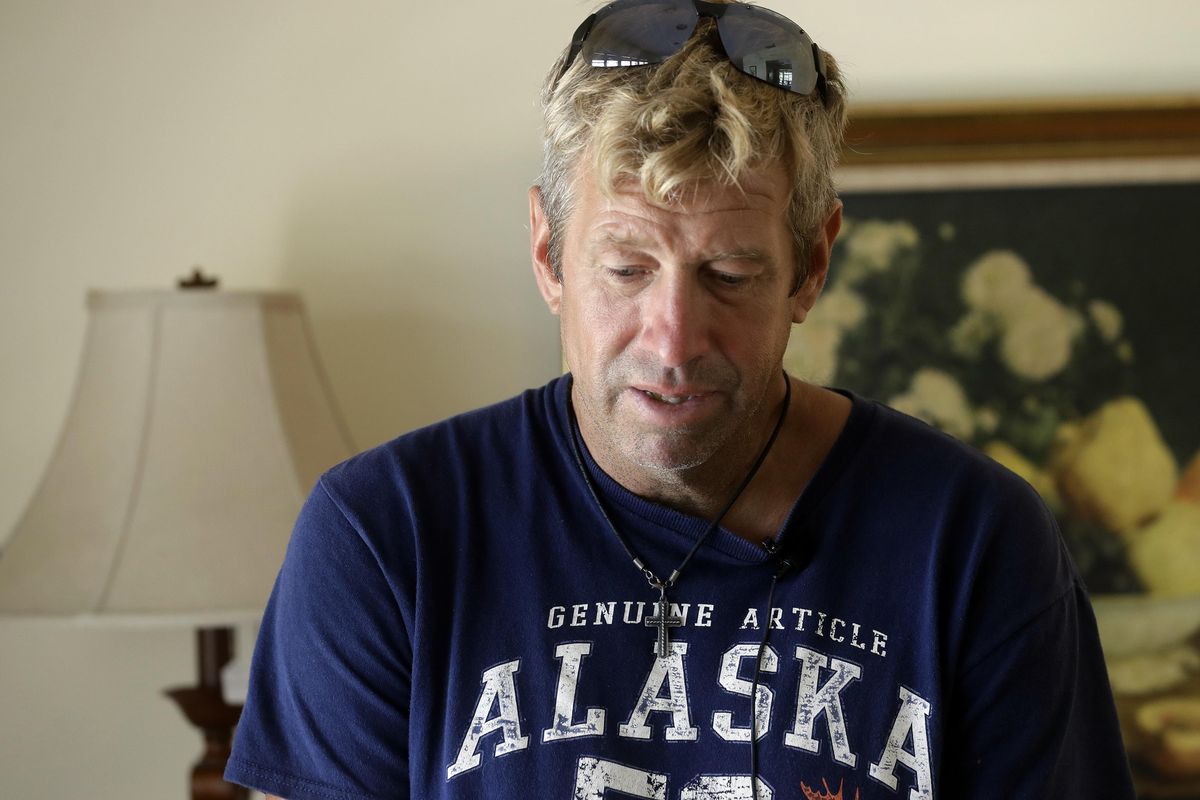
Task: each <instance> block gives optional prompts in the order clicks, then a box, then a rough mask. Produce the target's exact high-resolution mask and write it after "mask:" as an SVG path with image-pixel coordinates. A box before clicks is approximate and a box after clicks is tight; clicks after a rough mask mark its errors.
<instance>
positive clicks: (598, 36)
mask: <svg viewBox="0 0 1200 800" xmlns="http://www.w3.org/2000/svg"><path fill="white" fill-rule="evenodd" d="M702 17H708V18H709V19H712V20H714V21H715V22H716V24H717V35H718V36H719V37H720V40H721V46H722V47H723V48H724V49H725V55H726V56H727V57H728V58H729V60H730V62H732V64H733V66H735V67H737V69H738V70H739V71H740V72H742V73H744V74H746V75H749V76H750V77H752V78H757V79H758V80H760V81H765V82H766V83H769V84H771V85H772V86H776V87H778V88H780V89H783V90H785V91H788V92H792V93H794V94H799V95H808V94H811V93H812V92H813V90H814V89H816V90H819V91H820V93H821V100H822V101H824V100H825V67H824V65H823V64H822V63H821V51H820V50H819V49H818V48H817V45H816V43H814V42H813V40H812V39H810V38H809V36H808V34H807V33H805V32H804V31H803V29H801V28H800V26H799V25H797V24H796V23H794V22H792V21H791V20H790V19H788V18H787V17H785V16H783V15H782V14H777V13H775V12H774V11H771V10H770V9H766V8H759V7H757V6H750V5H745V4H741V3H739V4H725V3H706V2H703V0H616V2H613V3H609V4H608V5H606V6H605V7H604V8H602V9H600V10H599V11H597V12H596V13H595V14H592V15H591V16H590V17H588V18H587V19H585V20H584V21H583V24H582V25H580V26H579V28H578V29H576V31H575V35H574V36H573V37H572V38H571V49H570V51H568V53H567V58H566V60H565V61H563V66H562V70H561V71H560V72H559V74H558V78H556V79H555V82H557V81H559V80H561V79H562V76H563V75H564V74H566V71H567V69H568V68H569V67H570V66H571V64H572V63H574V61H575V59H576V57H577V56H579V55H580V54H581V53H582V54H583V57H584V58H585V59H587V61H589V62H590V63H591V65H592V66H593V67H638V66H643V65H646V64H661V63H662V62H663V61H666V60H667V59H668V58H669V57H671V56H672V55H674V54H675V53H678V52H679V51H680V50H681V49H683V45H684V43H686V42H687V40H688V39H689V38H691V35H692V33H693V32H694V31H695V30H696V25H697V24H698V23H699V22H700V19H701V18H702Z"/></svg>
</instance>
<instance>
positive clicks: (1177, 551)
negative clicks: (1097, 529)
mask: <svg viewBox="0 0 1200 800" xmlns="http://www.w3.org/2000/svg"><path fill="white" fill-rule="evenodd" d="M1132 538H1133V541H1132V544H1131V545H1130V548H1129V561H1130V563H1131V564H1132V565H1133V568H1134V570H1136V571H1137V574H1138V577H1140V578H1141V579H1142V582H1143V583H1144V584H1146V586H1147V588H1149V589H1150V591H1151V592H1152V593H1154V594H1157V595H1162V596H1166V597H1182V596H1184V595H1190V594H1200V506H1198V505H1193V504H1192V503H1178V502H1176V503H1171V504H1170V505H1168V506H1167V508H1166V510H1165V511H1163V513H1162V514H1160V515H1159V517H1158V519H1156V520H1154V522H1152V523H1151V524H1149V525H1147V526H1146V527H1145V528H1143V529H1142V530H1140V531H1138V532H1137V533H1136V534H1135V535H1134V536H1133V537H1132Z"/></svg>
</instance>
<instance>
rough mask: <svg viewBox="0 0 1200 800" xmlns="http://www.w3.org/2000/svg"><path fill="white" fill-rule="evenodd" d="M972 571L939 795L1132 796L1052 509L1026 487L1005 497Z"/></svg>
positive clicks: (1088, 617) (1091, 623) (1078, 588)
mask: <svg viewBox="0 0 1200 800" xmlns="http://www.w3.org/2000/svg"><path fill="white" fill-rule="evenodd" d="M1003 516H1004V517H1005V519H1004V521H1003V523H1002V524H1001V525H1000V526H999V531H998V535H999V537H1000V538H999V539H996V540H993V542H992V546H991V547H990V548H989V550H990V552H989V553H988V558H986V559H985V561H986V563H987V566H986V567H985V568H984V569H982V570H981V571H980V573H979V574H977V575H976V579H977V580H976V582H975V586H974V598H973V602H972V605H973V606H974V608H973V613H972V614H970V615H969V617H968V618H969V620H970V622H971V624H973V625H974V626H976V627H977V628H978V629H979V630H983V631H986V632H987V634H985V635H982V636H979V637H977V638H975V640H974V641H973V642H971V644H970V646H968V647H967V649H966V658H965V659H964V662H963V664H962V667H961V669H960V671H959V672H958V674H957V676H956V678H955V680H954V682H953V687H952V689H951V693H950V698H949V701H950V702H949V718H948V721H947V724H948V728H947V731H946V739H945V741H946V750H945V754H944V759H943V781H942V783H943V785H942V790H941V793H940V794H941V796H942V797H970V798H991V797H995V798H1005V800H1026V799H1028V800H1033V799H1034V798H1054V800H1093V799H1094V798H1098V797H1104V798H1112V800H1122V799H1123V798H1129V799H1130V800H1132V798H1134V797H1135V793H1134V790H1133V786H1132V779H1131V777H1130V772H1129V765H1128V760H1127V757H1126V754H1125V748H1124V745H1123V743H1122V739H1121V733H1120V726H1119V724H1118V721H1117V716H1116V709H1115V706H1114V703H1113V696H1112V690H1111V688H1110V686H1109V682H1108V673H1107V669H1106V667H1105V663H1104V656H1103V652H1102V650H1101V648H1100V637H1099V632H1098V631H1097V627H1096V619H1095V615H1094V614H1093V612H1092V607H1091V602H1090V600H1089V599H1088V596H1087V591H1086V589H1085V588H1084V586H1083V584H1082V582H1081V580H1080V579H1079V577H1078V574H1077V572H1076V571H1075V568H1074V566H1073V565H1072V564H1071V561H1070V558H1069V556H1068V555H1067V552H1066V548H1065V545H1064V544H1063V542H1062V538H1061V536H1060V535H1059V533H1058V528H1057V525H1056V523H1055V521H1054V518H1053V516H1052V515H1051V514H1050V513H1049V511H1048V510H1047V509H1046V508H1045V506H1044V504H1042V503H1041V502H1040V500H1036V499H1033V498H1032V497H1031V494H1029V493H1026V494H1025V496H1023V497H1022V496H1020V495H1019V494H1018V495H1017V496H1014V497H1013V498H1012V502H1011V503H1010V504H1009V505H1008V506H1007V507H1006V509H1005V511H1004V513H1003Z"/></svg>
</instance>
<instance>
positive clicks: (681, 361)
mask: <svg viewBox="0 0 1200 800" xmlns="http://www.w3.org/2000/svg"><path fill="white" fill-rule="evenodd" d="M641 314H642V331H641V339H642V346H643V347H644V348H645V349H646V350H648V351H649V352H650V353H651V354H652V355H654V356H655V357H656V358H657V360H658V363H659V365H660V366H662V367H667V368H675V367H682V366H684V365H685V364H687V363H688V362H690V361H692V360H693V359H694V358H696V357H697V356H699V355H701V354H702V353H703V352H704V351H705V349H706V348H707V347H708V345H709V342H708V337H709V325H710V322H711V321H710V320H709V319H708V315H707V313H706V311H705V303H704V293H703V291H702V287H700V286H699V285H698V283H697V281H695V280H690V279H689V277H688V276H686V275H678V274H670V273H665V274H660V275H659V276H658V277H657V279H656V280H655V281H654V283H653V284H651V285H650V286H649V287H648V288H647V289H646V291H645V292H644V293H643V296H642V308H641Z"/></svg>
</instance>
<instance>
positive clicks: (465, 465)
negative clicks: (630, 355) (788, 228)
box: [227, 378, 1133, 800]
mask: <svg viewBox="0 0 1200 800" xmlns="http://www.w3.org/2000/svg"><path fill="white" fill-rule="evenodd" d="M569 391H570V381H569V378H563V379H558V380H556V381H553V382H551V383H550V384H548V385H547V386H545V387H543V388H541V389H537V390H531V391H529V392H526V393H524V394H522V395H521V396H519V397H517V398H514V399H512V400H510V401H507V402H505V403H501V404H499V405H496V406H492V407H489V408H485V409H482V410H479V411H475V412H472V413H469V414H465V415H462V416H459V417H455V418H453V419H450V420H447V421H445V422H441V423H438V424H436V425H433V426H430V427H428V428H424V429H421V430H418V431H415V432H413V433H410V434H407V435H405V436H402V437H400V438H399V439H396V440H395V441H392V442H390V443H388V444H385V445H382V446H380V447H378V448H375V449H373V450H371V451H368V452H366V453H363V454H361V455H359V456H356V457H355V458H352V459H350V460H349V461H347V462H345V463H343V464H341V465H339V466H338V467H335V468H334V469H332V470H330V471H329V472H328V473H327V474H326V475H325V476H323V477H322V478H321V480H320V482H319V483H318V485H317V486H316V488H315V489H314V490H313V493H312V495H311V496H310V498H309V500H308V502H307V504H306V505H305V507H304V510H303V511H302V513H301V515H300V519H299V521H298V523H297V526H296V530H295V533H294V535H293V537H292V540H291V543H290V545H289V548H288V553H287V558H286V560H285V562H284V565H283V569H282V571H281V573H280V575H279V579H278V582H277V584H276V586H275V589H274V592H273V594H272V596H271V600H270V603H269V605H268V607H267V610H266V615H265V618H264V620H263V625H262V629H261V633H260V636H259V640H258V643H257V647H256V649H255V653H254V660H253V667H252V677H251V691H250V697H249V699H248V701H247V703H246V707H245V710H244V712H243V714H242V720H241V723H240V725H239V728H238V731H237V737H236V743H235V747H234V754H233V758H232V759H231V760H230V762H229V767H228V772H227V776H228V778H229V779H230V780H232V781H235V782H238V783H242V784H245V785H248V786H252V787H256V788H258V789H260V790H262V791H265V792H267V793H270V794H275V795H278V796H281V797H284V798H287V800H309V799H310V798H311V799H313V800H315V799H317V798H322V799H328V800H357V799H359V798H371V799H372V800H384V798H408V797H413V798H525V797H538V798H553V799H558V800H571V799H572V798H574V799H575V800H588V799H594V800H601V798H616V797H635V798H642V797H644V798H660V800H716V798H722V799H723V800H734V799H735V798H751V797H752V796H753V794H752V777H751V772H752V770H751V747H750V735H751V725H750V723H751V715H752V714H755V715H757V723H756V730H757V733H758V740H757V745H758V765H757V772H756V776H755V778H754V782H755V784H756V786H757V797H758V800H767V799H768V798H776V799H777V800H782V799H783V798H805V800H818V798H819V799H821V800H826V799H829V798H841V800H873V799H874V798H889V800H890V799H891V798H904V800H917V799H918V798H920V799H921V800H932V798H947V799H948V800H960V799H961V798H992V797H995V798H1005V800H1019V799H1021V798H1054V799H1055V800H1065V799H1066V798H1080V799H1082V798H1087V800H1094V798H1101V797H1103V798H1131V797H1133V790H1132V788H1131V784H1130V778H1129V772H1128V767H1127V764H1126V760H1125V754H1124V749H1123V747H1122V743H1121V739H1120V733H1119V730H1118V725H1117V720H1116V715H1115V712H1114V709H1113V702H1112V696H1111V692H1110V689H1109V686H1108V681H1107V677H1106V673H1105V669H1104V663H1103V660H1102V656H1101V651H1100V646H1099V641H1098V638H1097V633H1096V626H1095V620H1094V618H1093V616H1092V612H1091V608H1090V606H1089V603H1088V600H1087V596H1086V593H1085V591H1084V588H1083V586H1082V585H1081V583H1080V580H1079V577H1078V575H1077V574H1076V572H1075V569H1074V567H1073V566H1072V564H1071V562H1070V559H1069V558H1068V556H1067V553H1066V551H1065V549H1064V547H1063V543H1062V541H1061V538H1060V536H1059V534H1058V532H1057V529H1056V527H1055V524H1054V520H1053V518H1052V516H1051V515H1050V514H1049V512H1048V511H1047V510H1046V508H1045V506H1044V505H1043V503H1042V502H1041V500H1040V499H1039V498H1038V496H1037V495H1036V494H1035V493H1034V492H1033V491H1032V490H1031V489H1030V488H1029V487H1028V486H1027V485H1026V484H1025V483H1024V482H1023V481H1022V480H1021V479H1019V478H1018V477H1016V476H1015V475H1013V474H1012V473H1010V472H1008V471H1006V470H1005V469H1003V468H1001V467H1000V466H998V465H997V464H995V463H993V462H992V461H990V460H989V459H987V458H986V457H984V456H982V455H980V454H978V453H977V452H975V451H973V450H971V449H970V448H968V447H966V446H964V445H962V444H960V443H959V442H957V441H955V440H953V439H951V438H950V437H948V436H945V435H943V434H941V433H939V432H937V431H934V430H933V429H931V428H929V427H928V426H926V425H924V424H922V423H920V422H917V421H915V420H913V419H911V418H908V417H905V416H903V415H901V414H899V413H897V412H895V411H893V410H891V409H888V408H887V407H885V406H882V405H879V404H877V403H874V402H871V401H867V400H864V399H861V398H857V397H854V398H852V399H853V409H852V411H851V414H850V417H849V420H848V422H847V425H846V427H845V430H844V431H843V432H842V434H841V436H840V438H839V439H838V441H837V443H836V444H835V446H834V447H833V449H832V451H831V452H830V453H829V455H828V456H827V458H826V459H825V461H824V463H823V464H822V465H821V467H820V469H819V470H818V472H817V473H816V475H815V476H814V477H813V479H812V480H811V482H810V483H809V485H808V486H807V488H806V489H805V490H804V492H803V494H802V495H801V496H800V498H799V499H798V500H797V502H796V504H795V506H794V508H793V509H792V511H791V514H790V516H789V518H788V521H787V523H786V524H785V525H784V527H783V529H782V530H781V531H780V532H779V535H778V536H777V539H776V545H777V550H778V552H777V554H776V555H771V554H770V553H768V552H767V551H766V550H765V549H764V548H762V547H759V546H757V545H754V544H752V543H750V542H748V541H747V540H745V539H742V538H740V537H738V536H737V535H735V534H733V533H732V532H730V531H727V530H724V529H718V530H717V531H716V532H714V534H713V535H712V536H711V537H709V539H708V540H707V541H706V543H705V544H704V545H703V546H702V547H701V548H700V550H699V551H698V552H697V554H696V556H695V557H694V558H693V560H692V561H691V562H690V564H689V565H688V567H687V569H686V571H685V572H684V573H683V576H682V577H681V579H680V580H679V583H678V585H677V586H676V588H675V589H674V590H673V592H672V596H671V598H670V599H671V603H672V606H671V610H672V612H673V613H674V614H675V615H676V616H678V617H680V618H681V619H682V624H681V625H679V626H678V627H675V628H673V629H672V630H671V631H670V634H671V642H670V652H669V653H668V654H667V655H666V657H662V658H660V657H658V656H657V655H656V654H655V652H654V647H655V642H656V632H655V630H654V629H652V628H650V627H647V625H646V620H647V619H648V618H650V617H652V616H653V615H654V614H655V613H656V612H657V611H658V609H657V608H656V601H657V599H658V594H657V592H656V591H655V590H654V589H652V588H651V587H650V586H649V585H648V584H647V582H646V580H645V578H644V577H643V576H642V574H641V573H640V572H639V571H638V570H637V569H636V568H635V567H634V566H633V565H632V564H631V563H630V561H629V558H628V556H627V555H626V553H625V551H624V549H623V548H622V546H621V544H620V543H619V542H618V541H617V540H616V539H615V537H614V536H613V534H612V532H611V531H610V530H609V529H608V527H607V525H606V523H605V521H604V519H603V517H602V516H601V515H600V513H599V511H598V510H597V508H596V506H595V503H594V501H593V499H592V498H591V496H590V495H589V493H588V491H587V488H586V485H585V484H584V482H583V479H582V476H581V475H580V474H579V470H578V468H577V466H576V464H575V463H574V461H573V457H572V455H571V449H570V439H569V436H570V433H569V428H568V423H567V414H566V404H567V401H568V397H569ZM587 468H588V469H590V470H591V471H592V474H593V476H594V479H595V481H596V484H597V487H598V489H599V492H600V495H601V497H602V499H603V502H604V503H605V504H606V506H607V508H608V509H609V512H610V514H611V515H612V517H613V521H614V522H615V524H616V525H618V526H619V527H620V529H621V530H622V531H623V532H624V533H625V534H626V535H627V537H628V538H629V539H630V540H631V542H632V544H633V547H634V549H635V550H636V551H637V553H638V554H639V555H640V556H641V558H642V559H643V560H644V561H645V562H646V563H647V564H648V565H649V566H650V567H651V569H653V570H654V571H655V572H656V573H657V574H659V575H666V574H669V573H670V572H671V570H672V569H674V568H675V567H676V566H677V565H678V564H679V562H680V561H681V560H682V559H683V557H684V555H685V554H686V553H687V551H688V550H689V549H690V548H691V545H692V544H693V543H694V542H695V540H696V538H697V537H698V536H700V535H701V533H702V532H703V531H704V529H705V527H706V522H705V521H704V520H702V519H698V518H695V517H691V516H688V515H686V514H682V513H679V512H677V511H674V510H672V509H670V508H667V507H665V506H662V505H658V504H655V503H652V502H649V501H647V500H644V499H642V498H640V497H637V496H636V495H634V494H632V493H630V492H628V491H627V490H625V489H624V488H623V487H622V486H620V485H619V484H618V483H616V482H615V481H613V480H612V479H611V478H609V477H608V476H607V475H605V474H604V473H603V472H602V471H601V470H600V469H599V468H598V467H597V466H596V464H595V463H594V462H593V461H591V459H590V456H589V457H588V458H587ZM781 557H787V558H788V559H789V560H792V561H794V562H795V563H796V564H797V566H796V567H795V568H793V569H792V570H790V571H789V572H786V573H785V574H784V575H783V577H782V578H780V579H779V580H778V582H777V584H776V585H775V587H774V594H773V601H772V602H771V604H770V607H769V608H768V607H767V599H768V594H769V592H770V591H771V585H772V576H773V575H775V574H776V572H777V571H778V566H779V558H781ZM764 635H766V636H767V646H766V647H765V648H764V649H763V651H762V653H763V654H762V658H761V659H760V660H759V662H758V666H759V670H758V689H757V691H756V692H755V691H752V681H753V679H754V673H755V669H754V666H755V658H756V656H757V654H758V653H759V645H760V642H761V640H762V638H763V637H764ZM752 694H753V695H754V698H753V699H752V697H751V695H752Z"/></svg>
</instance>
